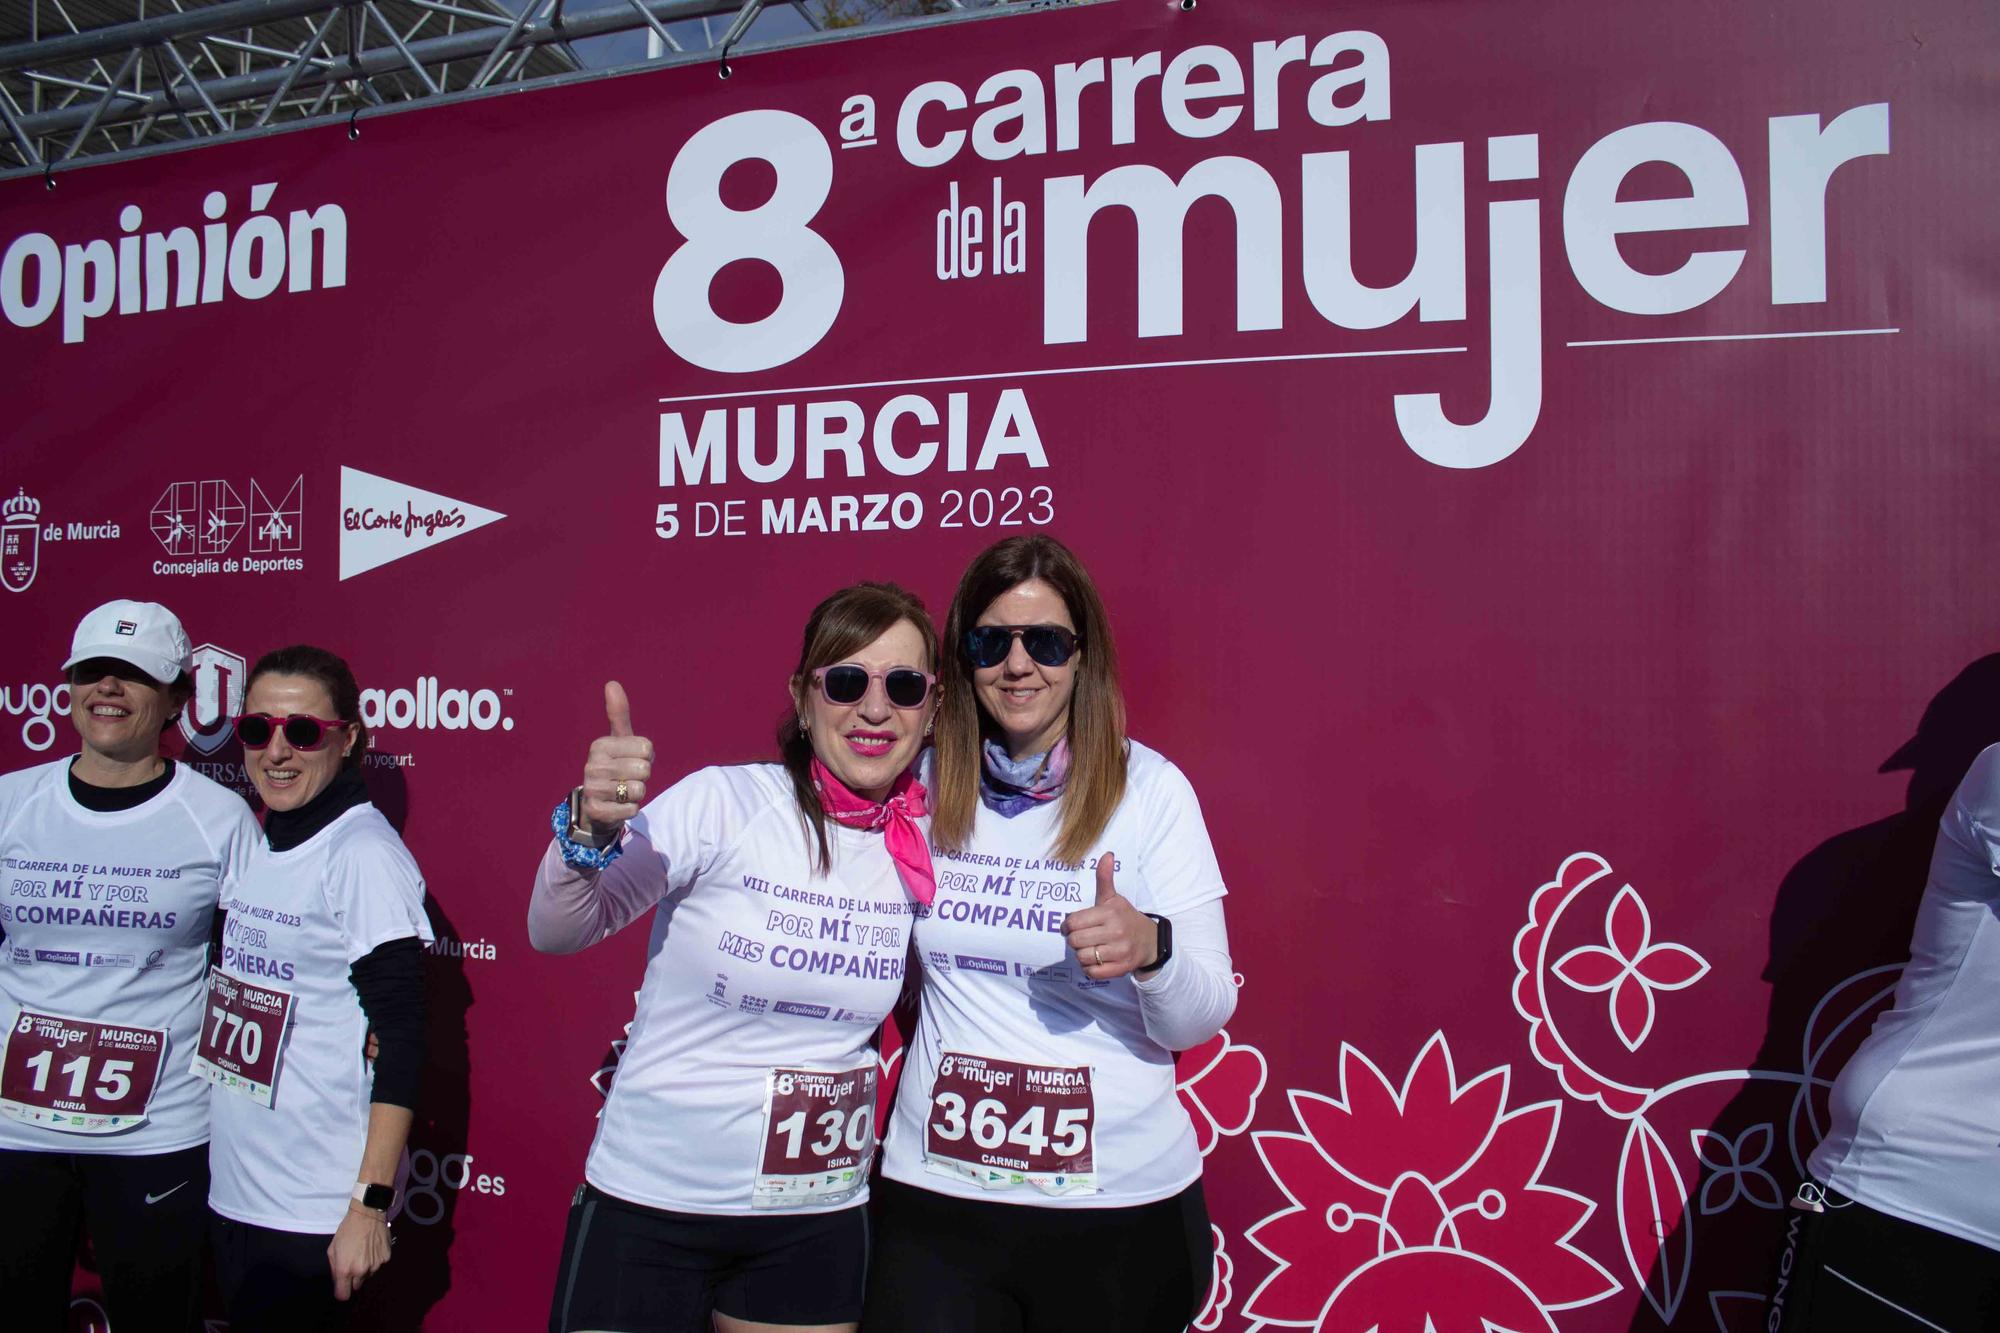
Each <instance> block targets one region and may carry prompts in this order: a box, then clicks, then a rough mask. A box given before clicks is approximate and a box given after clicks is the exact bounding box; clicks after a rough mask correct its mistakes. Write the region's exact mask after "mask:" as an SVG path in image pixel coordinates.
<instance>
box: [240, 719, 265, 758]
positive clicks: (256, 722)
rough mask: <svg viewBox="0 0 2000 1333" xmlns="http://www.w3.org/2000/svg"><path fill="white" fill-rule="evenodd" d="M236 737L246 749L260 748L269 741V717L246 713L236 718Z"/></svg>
mask: <svg viewBox="0 0 2000 1333" xmlns="http://www.w3.org/2000/svg"><path fill="white" fill-rule="evenodd" d="M236 739H237V740H239V741H241V742H243V748H244V749H246V750H261V749H263V748H264V747H265V746H267V745H269V744H270V743H271V719H269V718H267V717H258V716H257V715H256V714H254V713H251V714H246V715H245V716H243V717H239V718H237V719H236Z"/></svg>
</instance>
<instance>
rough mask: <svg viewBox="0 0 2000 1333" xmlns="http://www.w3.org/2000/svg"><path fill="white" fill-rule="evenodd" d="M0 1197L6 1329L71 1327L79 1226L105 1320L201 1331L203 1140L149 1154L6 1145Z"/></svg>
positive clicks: (138, 1331) (173, 1331)
mask: <svg viewBox="0 0 2000 1333" xmlns="http://www.w3.org/2000/svg"><path fill="white" fill-rule="evenodd" d="M50 1137H52V1138H53V1137H56V1136H55V1135H51V1136H50ZM0 1199H4V1200H6V1206H5V1207H0V1310H5V1311H6V1312H7V1313H6V1323H7V1326H8V1327H9V1328H17V1329H20V1330H22V1333H53V1331H54V1330H58V1329H64V1328H67V1327H69V1292H70V1277H71V1275H72V1273H73V1272H74V1271H75V1268H76V1241H77V1231H78V1228H79V1226H81V1227H83V1228H85V1229H87V1230H88V1231H89V1233H90V1243H91V1250H92V1252H93V1253H94V1254H95V1255H96V1256H97V1273H98V1276H99V1277H100V1278H101V1279H102V1280H103V1282H104V1304H105V1307H106V1308H105V1314H106V1315H107V1316H109V1317H110V1320H111V1323H112V1325H113V1327H115V1328H117V1329H118V1333H188V1330H190V1329H196V1328H199V1327H201V1324H200V1300H201V1235H202V1226H201V1219H202V1215H203V1213H204V1212H205V1211H206V1209H207V1207H208V1145H207V1144H205V1143H203V1144H197V1145H195V1146H194V1147H192V1148H182V1149H180V1150H178V1151H176V1152H164V1153H149V1154H145V1155H127V1154H124V1153H80V1152H33V1151H24V1150H16V1149H10V1148H0Z"/></svg>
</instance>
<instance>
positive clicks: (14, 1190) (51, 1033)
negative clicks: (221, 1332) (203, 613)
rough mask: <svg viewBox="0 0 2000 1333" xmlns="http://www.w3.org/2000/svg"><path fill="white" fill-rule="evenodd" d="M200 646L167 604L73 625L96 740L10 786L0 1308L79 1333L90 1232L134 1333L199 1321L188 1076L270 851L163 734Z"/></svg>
mask: <svg viewBox="0 0 2000 1333" xmlns="http://www.w3.org/2000/svg"><path fill="white" fill-rule="evenodd" d="M190 666H191V654H190V651H189V646H188V636H187V634H186V633H185V632H184V631H183V630H182V629H181V623H180V621H179V620H177V619H175V618H174V615H173V613H172V612H170V611H168V610H167V608H165V607H164V606H161V605H159V604H158V603H156V602H131V601H119V602H108V603H106V604H105V605H103V606H100V607H98V608H97V609H96V610H94V611H92V612H91V613H90V614H89V615H87V616H85V617H84V618H83V621H82V623H81V624H79V625H78V626H77V627H76V635H75V638H74V639H73V640H72V643H71V649H70V655H69V660H68V661H66V662H64V663H63V669H64V672H65V673H66V675H67V677H68V680H67V682H66V684H65V686H64V688H65V689H67V691H68V693H69V715H70V721H71V722H72V723H73V724H74V725H75V727H76V731H77V736H78V739H79V740H80V741H81V747H80V749H79V750H78V752H77V753H76V754H74V755H65V756H63V757H62V758H60V759H57V760H54V761H52V762H50V763H46V764H39V765H36V766H35V767H33V768H27V769H22V770H20V771H19V772H15V773H9V774H6V775H5V776H0V869H4V871H5V872H6V873H5V874H4V875H0V928H4V931H5V935H6V939H5V943H4V945H0V1002H4V1005H5V1008H4V1011H0V1021H4V1022H5V1023H6V1027H5V1029H4V1031H5V1036H4V1038H0V1041H4V1045H0V1199H5V1200H6V1201H7V1202H6V1206H5V1207H0V1310H4V1311H6V1314H7V1326H8V1327H9V1328H16V1329H23V1330H30V1331H31V1333H52V1331H53V1330H56V1329H61V1328H66V1327H68V1326H69V1299H70V1278H71V1275H72V1274H73V1273H74V1272H75V1269H76V1245H77V1231H78V1227H79V1225H80V1224H82V1225H87V1226H88V1227H89V1229H90V1235H91V1240H92V1245H93V1249H94V1251H95V1253H96V1258H97V1272H98V1276H99V1277H100V1278H101V1279H102V1281H103V1283H104V1303H105V1305H106V1307H107V1314H108V1315H109V1317H110V1318H111V1319H113V1320H115V1321H116V1322H117V1326H118V1328H119V1330H120V1333H124V1330H128V1329H130V1330H139V1331H140V1333H145V1331H146V1330H155V1329H157V1330H169V1331H170V1333H186V1331H187V1330H188V1329H189V1328H191V1327H194V1326H195V1325H196V1323H197V1322H198V1315H199V1305H198V1302H199V1300H200V1290H201V1238H202V1225H201V1222H202V1200H203V1199H204V1198H206V1197H207V1194H208V1133H209V1119H208V1089H207V1087H206V1086H205V1085H204V1084H203V1083H202V1082H201V1080H200V1079H198V1078H196V1077H195V1076H194V1074H193V1073H191V1072H190V1071H189V1069H188V1059H189V1056H190V1055H191V1054H192V1052H193V1049H194V1042H195V1034H196V1032H197V1031H198V1030H199V1029H200V1026H201V999H202V975H203V973H204V972H205V971H206V969H207V963H208V945H209V938H210V935H211V934H212V932H213V925H214V920H215V908H216V901H217V898H218V896H219V895H220V894H222V893H223V892H226V891H227V888H228V886H229V885H230V884H231V883H232V882H233V881H234V879H235V877H236V876H237V875H238V874H239V873H241V871H242V869H243V866H244V864H245V863H246V862H247V861H248V859H249V857H250V851H251V847H252V845H253V844H254V843H255V841H256V838H257V822H256V820H255V819H253V818H252V817H251V814H250V807H249V806H247V805H245V804H244V802H243V799H242V798H241V797H239V796H238V795H236V793H234V792H232V791H229V790H228V789H227V788H224V787H221V786H218V785H217V784H215V783H213V782H211V781H209V780H208V779H207V778H205V777H202V776H201V775H200V774H198V773H196V772H194V771H193V770H192V769H190V768H188V767H187V766H186V765H183V764H176V763H174V762H173V760H171V759H166V758H163V757H161V754H160V740H161V737H162V736H163V735H164V733H165V731H166V729H167V727H169V726H171V725H172V724H173V723H174V722H175V720H176V719H178V718H179V716H180V713H181V710H182V709H183V708H185V707H186V706H187V704H188V700H189V698H190V697H191V696H192V694H193V684H192V682H191V680H190V678H189V674H188V673H189V669H190Z"/></svg>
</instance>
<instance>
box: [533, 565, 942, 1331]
mask: <svg viewBox="0 0 2000 1333" xmlns="http://www.w3.org/2000/svg"><path fill="white" fill-rule="evenodd" d="M936 663H937V638H936V634H935V632H934V631H933V630H932V628H931V622H930V617H929V616H928V615H927V614H925V612H924V608H923V604H922V603H921V602H919V601H918V600H917V599H916V598H915V597H913V596H911V595H910V594H909V593H907V592H905V591H903V590H902V589H901V588H898V587H895V586H894V585H892V584H881V583H863V584H857V585H855V586H854V587H850V588H846V589H843V590H842V591H840V592H837V593H835V594H834V595H833V596H831V597H829V598H827V599H826V600H825V601H823V602H821V603H820V604H819V606H818V607H816V608H815V609H814V610H813V613H812V616H811V617H810V618H809V619H808V620H807V622H806V627H805V635H804V642H803V644H802V645H801V647H800V651H799V660H798V666H797V669H796V670H795V671H794V672H793V673H792V675H791V679H790V682H789V685H790V702H791V708H790V709H789V710H788V712H787V715H786V718H785V721H784V724H783V726H782V727H781V728H780V729H779V733H778V743H779V751H780V757H779V760H778V761H777V762H775V763H763V764H744V765H737V766H731V767H715V768H703V769H700V770H698V771H696V772H694V773H692V774H690V775H689V776H687V777H684V778H682V779H681V780H680V781H679V782H677V783H675V784H674V785H673V786H671V787H668V788H667V789H666V790H664V791H662V792H660V793H659V794H657V795H655V794H654V788H653V785H652V779H653V771H654V762H655V754H654V749H653V744H652V742H651V741H649V740H647V739H646V738H645V737H643V736H639V735H635V734H634V732H633V729H632V715H631V709H630V707H629V705H628V703H627V700H626V696H625V691H624V690H623V689H622V688H621V687H620V686H619V685H618V684H617V683H616V682H612V683H610V684H607V685H606V686H605V688H604V702H605V713H606V717H607V721H608V723H609V727H608V732H609V734H607V735H605V736H603V737H600V738H599V739H598V740H596V741H595V742H593V743H592V744H591V747H590V753H589V756H588V758H587V759H586V761H585V763H584V770H583V782H582V784H581V785H580V786H578V787H577V788H576V789H575V790H574V791H573V792H572V793H571V794H570V799H569V800H568V801H566V802H564V803H563V804H560V805H558V806H557V807H556V809H555V813H554V816H553V822H554V826H555V835H556V836H555V839H554V841H553V842H552V843H551V844H550V846H549V848H548V851H547V853H546V854H545V855H544V856H543V858H542V863H541V867H540V870H539V872H538V873H537V875H536V878H535V890H534V898H533V901H532V902H531V903H530V905H529V908H528V934H529V938H530V939H531V940H532V941H533V943H534V945H535V947H536V948H538V949H541V950H543V951H544V952H548V953H573V952H575V951H577V950H579V949H583V948H587V947H589V946H591V945H593V944H596V943H598V942H599V941H601V940H603V939H605V938H607V937H608V936H610V935H612V934H613V933H615V932H616V931H618V930H620V929H622V928H624V927H625V926H627V925H629V924H631V923H632V922H633V921H635V920H637V919H638V918H639V917H641V916H643V915H645V914H646V913H648V912H649V911H650V912H651V913H652V917H653V919H652V922H651V926H650V929H651V935H652V940H651V944H650V947H649V949H648V960H647V964H646V974H645V980H644V982H643V983H642V985H641V988H640V991H639V1001H638V1012H637V1013H636V1014H635V1015H634V1017H633V1019H632V1023H631V1025H630V1027H629V1028H628V1034H629V1035H628V1039H627V1041H626V1045H625V1052H624V1055H623V1057H622V1058H621V1060H620V1062H619V1065H618V1072H617V1075H616V1077H615V1079H614V1081H613V1082H612V1085H611V1092H610V1095H609V1097H608V1099H607V1101H606V1103H605V1106H604V1113H603V1115H602V1117H601V1118H600V1119H599V1121H598V1126H597V1136H596V1140H595V1142H593V1143H592V1145H591V1149H590V1156H589V1160H588V1161H587V1163H586V1164H585V1167H584V1179H585V1183H584V1184H583V1185H581V1186H579V1187H578V1189H577V1193H576V1198H575V1201H574V1202H573V1204H572V1206H571V1209H570V1216H569V1225H568V1231H567V1234H566V1236H565V1238H564V1241H563V1251H562V1258H561V1262H560V1263H559V1264H558V1266H557V1269H556V1284H555V1285H556V1289H555V1299H554V1302H553V1304H552V1306H551V1310H550V1314H549V1328H550V1329H551V1330H552V1333H570V1331H571V1330H586V1329H587V1330H602V1331H604V1333H618V1331H620V1330H642V1329H643V1330H647V1331H648V1333H711V1330H713V1331H714V1333H765V1331H766V1330H779V1329H791V1330H815V1331H816V1333H853V1330H854V1329H855V1328H856V1327H857V1321H858V1320H859V1319H860V1314H861V1298H862V1291H863V1286H864V1282H865V1276H866V1266H867V1256H868V1223H867V1212H866V1209H865V1207H864V1204H865V1203H866V1200H867V1192H868V1183H867V1182H868V1168H869V1162H870V1159H871V1158H872V1157H873V1155H874V1151H875V1120H874V1113H875V1081H876V1069H877V1066H876V1053H875V1051H874V1049H873V1048H872V1044H871V1039H872V1037H873V1035H874V1033H875V1029H876V1027H877V1026H878V1025H879V1024H880V1023H881V1021H882V1019H883V1018H884V1016H886V1015H887V1014H888V1012H889V1010H890V1008H891V1007H892V1006H893V1005H894V1004H895V1001H896V997H897V994H898V993H899V992H900V990H901V988H902V981H903V961H904V952H905V949H906V947H907V945H908V942H909V932H910V920H911V916H912V913H913V912H914V911H915V910H916V907H917V905H918V904H920V903H926V902H929V901H930V899H931V897H932V895H933V893H934V892H935V881H934V879H933V876H932V874H931V865H930V853H929V850H928V848H927V846H926V845H925V840H924V831H923V827H922V823H921V821H922V820H923V819H924V817H925V814H926V807H925V793H924V789H923V787H922V786H921V785H920V784H919V783H918V782H917V781H916V779H915V776H914V774H913V773H912V772H911V765H912V764H913V763H914V762H915V760H916V757H917V752H918V750H919V748H920V747H921V746H922V744H923V740H924V737H925V736H926V735H927V734H928V732H929V730H930V722H931V716H932V712H933V706H934V697H935V685H936V678H935V676H934V675H933V674H932V673H933V672H934V671H935V670H936Z"/></svg>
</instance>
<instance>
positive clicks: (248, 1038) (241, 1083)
mask: <svg viewBox="0 0 2000 1333" xmlns="http://www.w3.org/2000/svg"><path fill="white" fill-rule="evenodd" d="M291 1016H292V994H291V992H290V991H282V990H278V989H276V988H275V987H271V986H259V985H257V984H255V983H254V982H249V981H245V980H243V979H242V978H241V977H232V976H230V975H229V974H228V973H227V972H223V971H221V970H219V969H216V968H210V969H209V972H208V997H207V1003H205V1004H204V1005H203V1006H202V1020H201V1049H200V1050H198V1051H196V1052H195V1054H194V1072H195V1073H197V1074H199V1075H200V1076H201V1077H203V1078H205V1079H207V1080H208V1081H209V1082H211V1083H213V1084H215V1086H217V1087H218V1088H222V1089H223V1090H225V1091H228V1092H234V1093H238V1094H240V1095H241V1096H244V1097H248V1098H249V1099H250V1100H251V1101H253V1102H255V1103H257V1105H259V1106H269V1105H270V1104H271V1099H272V1097H273V1096H274V1095H276V1092H277V1086H278V1064H279V1056H280V1055H281V1053H282V1052H283V1050H284V1044H285V1024H286V1023H288V1022H289V1021H290V1020H291Z"/></svg>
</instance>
